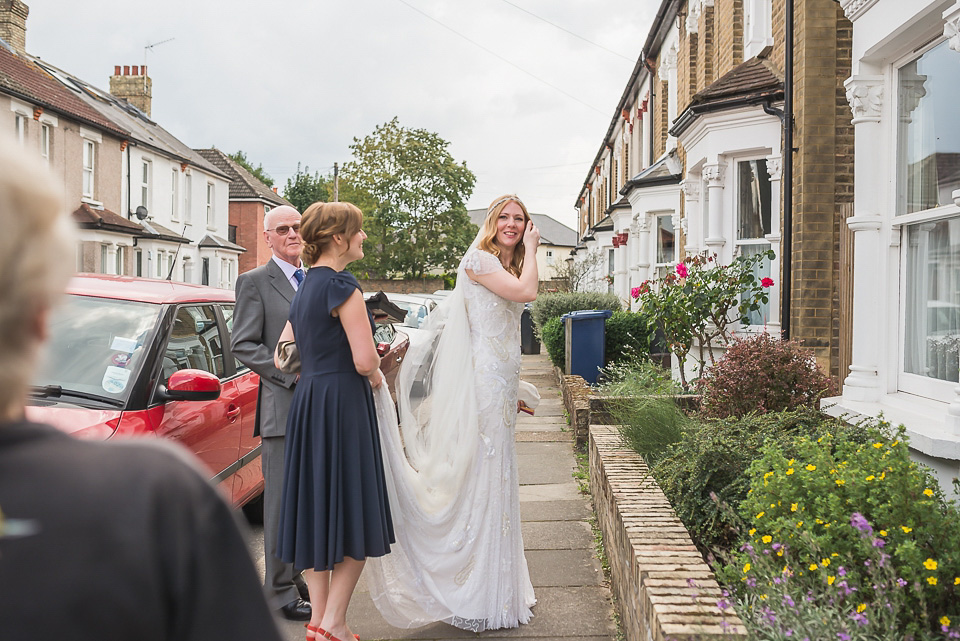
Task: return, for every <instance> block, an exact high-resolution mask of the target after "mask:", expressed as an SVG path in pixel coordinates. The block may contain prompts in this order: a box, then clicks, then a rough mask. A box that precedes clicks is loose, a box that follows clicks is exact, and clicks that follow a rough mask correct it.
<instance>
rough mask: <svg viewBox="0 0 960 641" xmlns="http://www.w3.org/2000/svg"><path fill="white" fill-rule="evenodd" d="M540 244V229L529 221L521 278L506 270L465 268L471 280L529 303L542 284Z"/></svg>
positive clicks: (513, 299) (516, 301) (495, 291)
mask: <svg viewBox="0 0 960 641" xmlns="http://www.w3.org/2000/svg"><path fill="white" fill-rule="evenodd" d="M538 244H540V231H539V230H538V229H537V228H536V226H535V225H534V224H533V221H530V222H528V223H527V228H526V229H525V230H524V234H523V251H524V252H526V253H525V254H524V256H523V271H522V272H521V273H520V278H515V277H514V276H513V275H512V274H510V273H508V272H506V271H496V272H491V273H489V274H476V273H474V271H473V270H472V269H467V270H465V271H466V273H467V276H469V277H470V280H473V281H475V282H477V283H480V284H481V285H483V286H484V287H486V288H487V289H489V290H490V291H491V292H493V293H494V294H496V295H497V296H500V297H501V298H506V299H507V300H511V301H513V302H515V303H529V302H532V301H534V300H536V298H537V289H538V288H539V285H540V280H539V279H540V275H539V274H538V273H537V245H538Z"/></svg>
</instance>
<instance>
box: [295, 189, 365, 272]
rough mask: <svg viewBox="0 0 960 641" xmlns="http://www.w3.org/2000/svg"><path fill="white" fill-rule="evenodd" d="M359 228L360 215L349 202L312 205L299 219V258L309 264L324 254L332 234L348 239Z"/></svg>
mask: <svg viewBox="0 0 960 641" xmlns="http://www.w3.org/2000/svg"><path fill="white" fill-rule="evenodd" d="M362 225H363V212H362V211H360V208H359V207H357V206H356V205H352V204H350V203H313V204H312V205H310V206H309V207H307V210H306V211H305V212H303V217H302V218H301V219H300V238H301V239H302V240H303V250H302V258H303V262H305V263H306V264H307V265H313V264H314V263H316V262H317V259H319V258H320V254H322V253H324V252H325V251H326V250H327V248H328V246H329V245H330V243H332V242H333V237H334V236H335V235H336V234H340V235H341V236H345V237H346V238H348V239H349V238H352V237H353V236H354V234H356V233H357V232H358V231H360V227H361V226H362Z"/></svg>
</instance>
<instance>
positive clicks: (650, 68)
mask: <svg viewBox="0 0 960 641" xmlns="http://www.w3.org/2000/svg"><path fill="white" fill-rule="evenodd" d="M640 55H641V56H643V66H644V67H646V68H647V72H648V73H649V74H650V99H649V101H648V102H647V113H648V114H650V118H653V102H654V101H653V99H654V96H656V90H655V89H654V85H655V84H656V82H655V81H656V74H654V73H653V65H652V64H650V59H649V58H647V52H646V51H643V52H641V53H640ZM654 121H655V119H654V120H651V121H650V142H649V145H650V151H649V154H650V163H649V164H648V165H647V167H649V166H650V165H652V164H653V161H654V160H655V159H654V157H653V136H654V131H653V129H654V127H653V124H654Z"/></svg>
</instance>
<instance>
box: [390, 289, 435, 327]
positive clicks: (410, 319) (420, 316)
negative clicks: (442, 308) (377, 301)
mask: <svg viewBox="0 0 960 641" xmlns="http://www.w3.org/2000/svg"><path fill="white" fill-rule="evenodd" d="M385 294H386V296H387V300H389V301H390V302H391V303H393V304H394V305H396V306H397V307H400V308H401V309H405V310H406V312H407V316H406V318H405V319H404V321H403V323H402V326H403V327H404V328H412V329H420V327H422V326H423V324H424V323H425V322H426V320H427V316H428V315H429V314H430V312H432V311H433V310H434V308H436V306H437V301H436V300H434V299H432V298H426V297H424V296H419V295H417V294H391V293H389V292H385ZM404 331H406V330H404Z"/></svg>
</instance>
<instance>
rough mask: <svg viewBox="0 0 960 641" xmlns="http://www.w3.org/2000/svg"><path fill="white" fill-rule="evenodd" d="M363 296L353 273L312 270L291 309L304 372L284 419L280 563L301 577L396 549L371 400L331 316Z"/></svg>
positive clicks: (338, 320)
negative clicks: (358, 293)
mask: <svg viewBox="0 0 960 641" xmlns="http://www.w3.org/2000/svg"><path fill="white" fill-rule="evenodd" d="M359 289H360V285H359V284H358V283H357V280H356V278H354V276H353V274H351V273H350V272H346V271H343V272H336V271H334V270H333V269H330V268H329V267H314V268H313V269H311V270H310V271H309V272H307V276H306V279H304V281H303V284H301V285H300V288H299V289H298V290H297V294H296V296H295V297H294V299H293V304H292V305H291V307H290V322H291V323H292V325H293V331H294V336H295V337H296V341H297V347H298V348H299V350H300V360H301V372H300V380H299V381H298V383H297V387H296V389H295V390H294V393H293V401H292V403H291V405H290V414H289V416H288V418H287V434H286V444H285V451H284V470H283V494H282V498H281V501H282V503H281V515H280V531H279V536H278V539H277V541H278V543H277V556H278V557H279V558H280V559H281V560H283V561H284V562H287V563H292V564H293V566H294V567H295V568H297V569H306V568H311V569H315V570H320V571H322V570H332V569H333V565H334V564H335V563H339V562H341V561H343V559H344V557H350V558H353V559H357V560H362V559H364V558H366V557H368V556H383V555H384V554H387V553H388V552H389V551H390V544H392V543H393V542H394V541H395V540H396V539H395V538H394V534H393V521H392V520H391V518H390V506H389V504H388V502H387V487H386V482H385V479H384V471H383V459H382V458H381V454H380V434H379V431H378V429H377V415H376V411H375V409H374V404H373V392H372V389H371V387H370V383H369V381H368V380H367V378H366V377H365V376H362V375H360V374H358V373H357V370H356V368H355V367H354V364H353V354H352V352H351V350H350V344H349V342H347V335H346V332H344V331H343V325H341V323H340V319H339V318H335V317H333V316H331V315H330V312H331V311H333V310H334V309H335V308H337V307H339V306H340V305H341V304H343V303H344V301H346V300H347V298H349V297H350V295H351V294H353V292H354V291H357V290H359ZM370 329H371V332H372V331H373V329H374V324H373V318H371V319H370Z"/></svg>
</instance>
